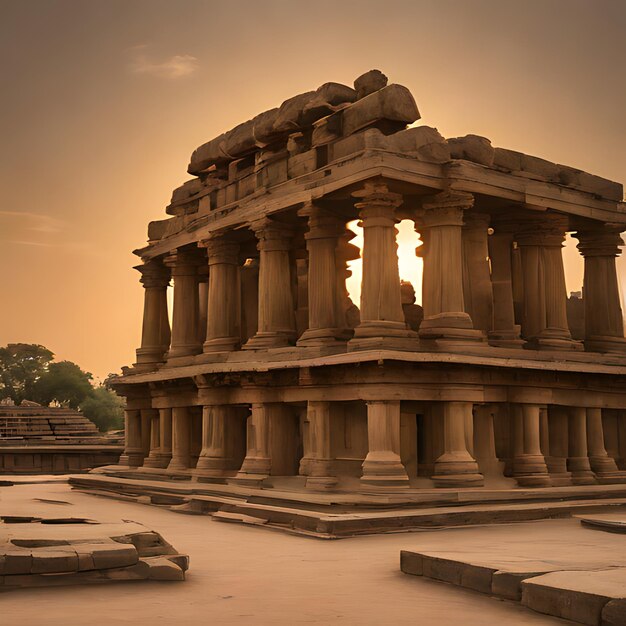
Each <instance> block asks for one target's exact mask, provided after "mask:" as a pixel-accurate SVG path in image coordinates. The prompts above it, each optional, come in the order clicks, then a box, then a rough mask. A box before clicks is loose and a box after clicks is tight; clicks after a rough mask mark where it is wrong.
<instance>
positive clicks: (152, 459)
mask: <svg viewBox="0 0 626 626" xmlns="http://www.w3.org/2000/svg"><path fill="white" fill-rule="evenodd" d="M149 417H150V452H149V454H148V457H147V458H146V459H144V462H143V466H144V467H154V468H157V467H161V457H160V451H161V426H160V415H159V411H157V410H156V409H149Z"/></svg>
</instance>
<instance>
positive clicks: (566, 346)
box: [524, 328, 583, 350]
mask: <svg viewBox="0 0 626 626" xmlns="http://www.w3.org/2000/svg"><path fill="white" fill-rule="evenodd" d="M524 348H526V349H528V350H582V349H583V344H582V342H580V341H576V340H575V339H572V338H571V336H570V334H569V332H567V331H563V330H561V329H558V328H547V329H546V330H543V331H542V332H541V333H539V335H537V336H536V337H528V339H527V340H526V344H525V345H524Z"/></svg>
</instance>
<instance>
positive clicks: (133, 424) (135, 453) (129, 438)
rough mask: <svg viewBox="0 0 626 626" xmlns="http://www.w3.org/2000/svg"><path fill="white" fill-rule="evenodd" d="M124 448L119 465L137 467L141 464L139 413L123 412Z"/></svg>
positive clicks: (128, 410) (127, 410)
mask: <svg viewBox="0 0 626 626" xmlns="http://www.w3.org/2000/svg"><path fill="white" fill-rule="evenodd" d="M124 435H125V446H124V452H123V453H122V456H120V465H128V466H129V467H139V466H141V464H142V463H143V449H142V447H141V411H138V410H133V409H126V410H125V411H124Z"/></svg>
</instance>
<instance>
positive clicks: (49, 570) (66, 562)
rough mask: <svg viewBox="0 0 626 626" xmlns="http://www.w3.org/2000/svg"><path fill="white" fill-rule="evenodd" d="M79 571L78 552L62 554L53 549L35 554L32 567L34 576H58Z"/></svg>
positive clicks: (42, 550) (37, 551)
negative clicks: (58, 574) (57, 574)
mask: <svg viewBox="0 0 626 626" xmlns="http://www.w3.org/2000/svg"><path fill="white" fill-rule="evenodd" d="M77 570H78V556H77V554H76V552H73V553H70V552H60V551H58V550H52V549H50V550H46V549H39V550H36V551H35V552H33V562H32V566H31V573H33V574H56V573H64V572H75V571H77Z"/></svg>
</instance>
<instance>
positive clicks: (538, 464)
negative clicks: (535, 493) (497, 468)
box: [513, 454, 552, 487]
mask: <svg viewBox="0 0 626 626" xmlns="http://www.w3.org/2000/svg"><path fill="white" fill-rule="evenodd" d="M513 477H514V478H515V480H516V481H517V484H518V485H519V486H520V487H550V486H552V480H551V478H550V475H549V474H548V467H547V465H546V461H545V458H544V457H543V455H541V454H524V455H520V456H517V457H515V459H514V460H513Z"/></svg>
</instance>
